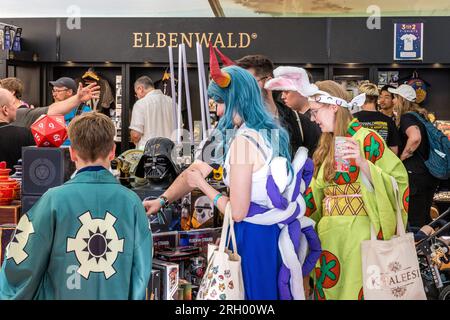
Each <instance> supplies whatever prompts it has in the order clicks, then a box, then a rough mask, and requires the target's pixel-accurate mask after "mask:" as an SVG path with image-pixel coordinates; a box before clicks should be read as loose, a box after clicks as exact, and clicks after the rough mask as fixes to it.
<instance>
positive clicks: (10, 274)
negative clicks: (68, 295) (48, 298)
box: [0, 191, 54, 300]
mask: <svg viewBox="0 0 450 320" xmlns="http://www.w3.org/2000/svg"><path fill="white" fill-rule="evenodd" d="M50 192H51V191H49V192H47V193H46V194H44V196H43V197H42V198H41V199H39V201H38V202H37V203H36V204H35V205H34V206H33V208H32V209H31V210H30V211H29V212H28V213H26V214H24V215H23V216H22V218H21V219H20V221H19V223H18V225H17V227H16V231H15V233H14V236H13V238H12V240H11V242H10V243H9V245H8V247H7V250H6V256H5V261H3V266H2V270H1V271H0V300H17V299H20V300H22V299H25V300H30V299H33V298H34V297H35V295H36V293H37V291H38V288H39V286H40V284H41V281H42V277H43V274H44V273H45V271H46V269H47V264H48V260H49V257H50V254H51V248H52V243H53V234H54V233H53V230H54V228H53V227H54V219H53V217H52V214H51V213H52V209H51V201H50V199H49V196H48V193H50Z"/></svg>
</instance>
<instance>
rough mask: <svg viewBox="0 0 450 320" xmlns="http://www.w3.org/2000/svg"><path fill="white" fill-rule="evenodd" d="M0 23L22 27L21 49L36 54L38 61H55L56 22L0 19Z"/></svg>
mask: <svg viewBox="0 0 450 320" xmlns="http://www.w3.org/2000/svg"><path fill="white" fill-rule="evenodd" d="M0 21H1V22H4V23H8V24H12V25H16V26H19V27H22V29H23V31H22V49H23V50H24V51H27V52H29V53H31V54H33V53H37V54H38V58H39V60H40V61H56V52H57V41H56V21H57V19H48V18H29V19H1V20H0Z"/></svg>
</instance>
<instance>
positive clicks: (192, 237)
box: [178, 228, 222, 257]
mask: <svg viewBox="0 0 450 320" xmlns="http://www.w3.org/2000/svg"><path fill="white" fill-rule="evenodd" d="M221 231H222V228H208V229H201V230H189V231H180V232H179V233H178V243H179V245H180V246H195V247H198V248H200V255H202V256H203V257H206V256H207V254H208V244H210V243H215V242H216V240H217V239H218V238H220V234H221Z"/></svg>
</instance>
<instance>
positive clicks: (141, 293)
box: [0, 113, 152, 300]
mask: <svg viewBox="0 0 450 320" xmlns="http://www.w3.org/2000/svg"><path fill="white" fill-rule="evenodd" d="M114 135H115V128H114V124H113V123H112V121H111V120H110V119H109V118H108V117H107V116H105V115H102V114H99V113H86V114H83V115H81V116H79V117H77V118H75V119H74V120H73V121H72V123H71V124H70V126H69V138H70V140H71V141H72V146H71V147H70V154H71V158H72V160H73V161H74V162H75V164H76V167H77V170H78V171H77V174H76V175H75V177H74V178H73V179H71V180H70V181H68V182H66V183H65V184H64V185H62V186H60V187H57V188H52V189H50V190H49V191H48V192H46V193H45V194H44V195H43V196H42V198H41V199H40V200H39V201H38V202H37V203H36V204H35V205H34V207H33V208H32V209H30V211H28V212H27V213H25V214H24V215H23V216H22V218H21V219H20V221H19V223H18V225H17V228H16V232H15V235H14V238H13V239H12V241H11V242H10V244H9V246H8V248H7V250H6V256H5V261H4V263H3V266H2V269H1V271H0V300H5V299H144V298H145V291H146V288H147V285H148V281H149V278H150V274H151V269H152V237H151V232H150V230H149V224H148V219H147V216H146V213H145V210H144V207H143V206H142V203H141V201H140V199H139V197H138V196H137V195H136V194H134V193H133V192H132V191H130V190H128V189H126V188H124V187H123V186H121V185H120V184H119V183H118V182H117V181H116V179H115V178H114V176H113V175H112V174H111V173H110V172H109V170H108V169H109V167H110V161H111V160H112V159H113V158H114V154H115V144H114Z"/></svg>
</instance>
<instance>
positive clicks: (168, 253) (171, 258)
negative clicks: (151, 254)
mask: <svg viewBox="0 0 450 320" xmlns="http://www.w3.org/2000/svg"><path fill="white" fill-rule="evenodd" d="M199 254H200V248H198V247H194V246H189V247H177V248H169V249H167V250H164V251H160V252H155V258H158V259H160V260H163V261H168V262H173V263H177V264H178V265H179V267H180V270H179V276H180V278H184V279H187V277H188V276H189V272H188V271H189V269H190V268H189V265H190V262H191V258H193V257H196V256H198V255H199Z"/></svg>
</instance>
